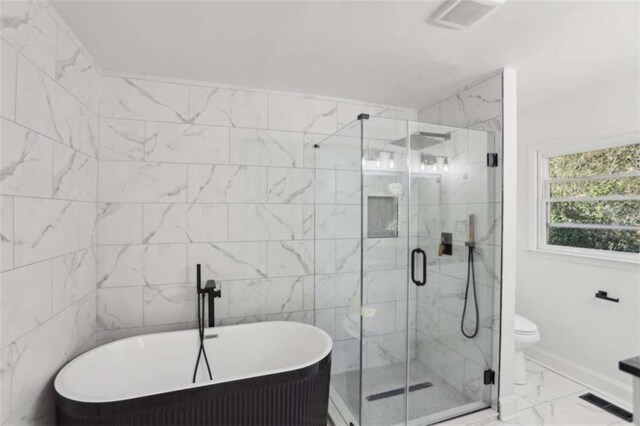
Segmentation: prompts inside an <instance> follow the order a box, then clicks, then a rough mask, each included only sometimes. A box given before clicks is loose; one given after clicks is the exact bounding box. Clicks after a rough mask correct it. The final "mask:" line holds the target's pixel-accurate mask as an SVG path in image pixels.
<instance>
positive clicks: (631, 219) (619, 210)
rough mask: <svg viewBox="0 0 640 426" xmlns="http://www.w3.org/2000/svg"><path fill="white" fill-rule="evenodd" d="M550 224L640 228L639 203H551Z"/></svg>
mask: <svg viewBox="0 0 640 426" xmlns="http://www.w3.org/2000/svg"><path fill="white" fill-rule="evenodd" d="M550 210H551V217H550V218H549V219H550V220H549V221H550V222H551V223H581V224H598V225H626V226H640V201H639V200H635V201H594V202H584V201H571V202H562V203H551V209H550Z"/></svg>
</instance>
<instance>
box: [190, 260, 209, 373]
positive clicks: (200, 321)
mask: <svg viewBox="0 0 640 426" xmlns="http://www.w3.org/2000/svg"><path fill="white" fill-rule="evenodd" d="M198 266H199V265H198ZM201 296H202V297H201V298H198V336H199V337H200V349H199V350H198V359H197V360H196V368H195V369H194V370H193V383H195V382H196V374H197V373H198V364H200V355H204V362H205V364H207V372H208V373H209V380H213V376H212V375H211V368H210V367H209V360H208V359H207V351H206V350H205V349H204V297H205V294H204V293H203V294H202V295H201ZM201 299H202V303H200V300H201ZM200 306H202V309H201V308H200Z"/></svg>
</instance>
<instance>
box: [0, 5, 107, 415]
mask: <svg viewBox="0 0 640 426" xmlns="http://www.w3.org/2000/svg"><path fill="white" fill-rule="evenodd" d="M1 8H2V9H1V11H0V14H1V15H0V25H1V26H2V27H1V38H2V40H1V41H0V43H1V46H0V50H1V54H2V61H1V63H2V88H1V94H0V95H1V96H0V97H1V98H2V104H1V107H0V108H1V109H0V115H1V118H0V120H1V122H0V132H1V133H0V136H1V159H0V193H1V198H0V203H1V205H0V207H1V208H0V210H1V229H2V236H1V237H2V245H1V251H2V256H1V263H0V271H1V272H0V280H1V283H0V285H1V292H2V298H1V303H2V306H1V318H0V322H1V323H2V335H1V339H0V348H1V349H0V381H1V383H2V389H1V395H2V398H1V399H2V401H1V404H2V405H1V407H0V413H1V414H0V423H2V424H3V425H5V424H12V425H13V424H52V423H53V419H52V415H53V406H52V386H51V379H52V377H53V376H54V374H55V373H56V372H57V370H58V369H59V368H60V367H61V366H62V365H63V364H64V363H65V362H66V361H68V360H69V359H71V358H73V357H74V356H75V355H77V354H79V353H81V352H83V351H84V350H86V349H88V348H91V347H93V346H94V345H95V341H96V232H95V222H96V220H95V219H96V211H97V210H96V207H97V203H96V202H97V179H98V160H97V146H98V97H99V84H100V81H99V75H100V71H99V69H98V68H97V66H96V65H95V63H94V62H93V60H92V58H91V56H90V55H89V54H88V53H87V52H86V51H85V50H84V49H83V48H82V46H81V45H80V43H79V42H78V40H77V39H76V38H75V37H74V35H73V34H72V33H71V32H70V30H69V29H68V27H67V26H66V25H65V23H64V22H63V21H62V20H61V19H60V17H59V16H58V15H57V14H56V12H55V11H54V10H53V9H52V8H51V7H50V5H49V4H48V3H46V2H43V1H37V2H36V1H33V2H29V1H20V2H2V4H1Z"/></svg>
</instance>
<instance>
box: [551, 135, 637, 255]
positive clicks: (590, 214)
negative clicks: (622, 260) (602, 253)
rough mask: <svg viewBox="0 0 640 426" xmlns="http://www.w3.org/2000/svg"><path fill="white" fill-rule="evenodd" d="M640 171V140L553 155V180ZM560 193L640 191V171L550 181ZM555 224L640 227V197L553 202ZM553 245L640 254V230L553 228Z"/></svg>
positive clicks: (555, 192)
mask: <svg viewBox="0 0 640 426" xmlns="http://www.w3.org/2000/svg"><path fill="white" fill-rule="evenodd" d="M634 172H640V144H634V145H626V146H620V147H615V148H608V149H602V150H597V151H589V152H583V153H577V154H570V155H563V156H559V157H553V158H550V159H549V164H548V173H549V176H548V177H549V178H550V179H562V178H580V177H589V176H606V175H614V174H625V173H634ZM549 190H550V196H551V198H552V199H557V198H580V197H588V198H594V197H611V196H627V197H629V196H631V197H633V196H640V176H619V177H612V178H610V179H598V180H576V181H570V182H555V183H554V182H552V183H550V187H549ZM549 213H550V218H549V221H550V223H562V224H585V225H616V226H633V227H640V200H613V201H612V200H601V201H597V200H591V201H563V202H553V201H552V202H551V203H550V206H549ZM547 235H548V244H551V245H559V246H570V247H580V248H589V249H598V250H612V251H619V252H627V253H640V231H639V230H637V229H636V230H624V229H623V230H618V229H598V228H588V229H584V228H560V227H549V228H548V234H547Z"/></svg>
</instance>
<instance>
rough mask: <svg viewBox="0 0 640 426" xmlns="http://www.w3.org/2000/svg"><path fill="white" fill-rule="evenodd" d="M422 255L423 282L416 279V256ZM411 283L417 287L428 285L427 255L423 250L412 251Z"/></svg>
mask: <svg viewBox="0 0 640 426" xmlns="http://www.w3.org/2000/svg"><path fill="white" fill-rule="evenodd" d="M417 254H421V255H422V280H418V279H416V255H417ZM411 281H413V283H414V284H415V285H419V286H423V285H425V284H426V283H427V254H426V253H425V252H424V250H422V249H421V248H416V249H413V250H412V251H411Z"/></svg>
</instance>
